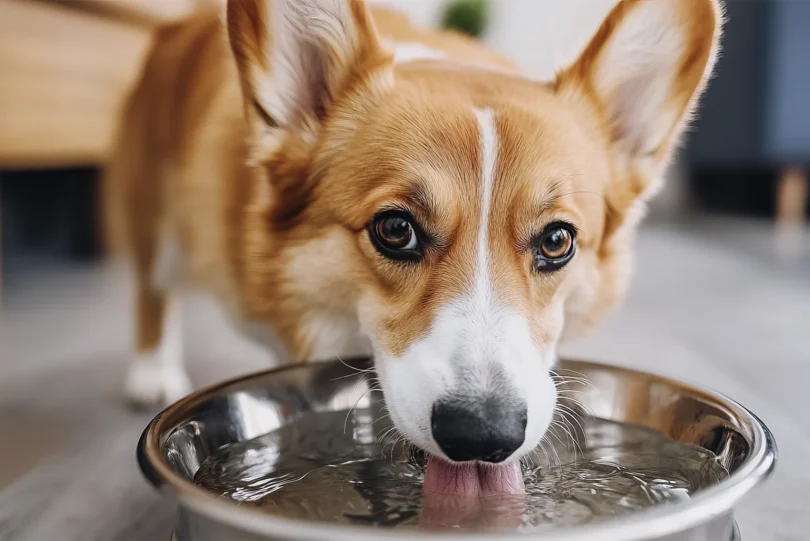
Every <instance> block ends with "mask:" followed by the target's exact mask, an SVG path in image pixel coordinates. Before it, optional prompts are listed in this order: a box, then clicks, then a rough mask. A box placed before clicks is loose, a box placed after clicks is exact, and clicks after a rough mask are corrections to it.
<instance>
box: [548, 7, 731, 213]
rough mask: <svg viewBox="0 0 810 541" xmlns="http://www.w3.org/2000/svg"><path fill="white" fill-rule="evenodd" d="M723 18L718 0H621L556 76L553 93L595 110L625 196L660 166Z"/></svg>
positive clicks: (693, 97) (712, 53)
mask: <svg viewBox="0 0 810 541" xmlns="http://www.w3.org/2000/svg"><path fill="white" fill-rule="evenodd" d="M721 20H722V14H721V10H720V6H719V4H718V2H717V0H621V1H620V2H619V3H618V4H617V5H616V7H615V8H614V9H613V11H612V12H611V13H610V14H609V15H608V17H607V18H606V19H605V21H604V22H603V23H602V25H601V26H600V28H599V30H598V31H597V32H596V34H595V35H594V37H593V38H592V39H591V41H590V43H589V44H588V46H587V47H586V48H585V50H584V51H583V52H582V54H581V55H580V57H579V58H578V59H577V60H576V61H575V62H574V64H573V65H571V66H570V67H569V68H567V69H565V70H564V71H562V72H561V73H560V74H559V75H558V78H557V81H556V85H557V91H558V92H560V93H563V94H569V95H573V96H574V97H575V98H576V99H590V100H591V105H592V106H593V108H594V110H595V111H597V113H598V114H600V115H601V119H602V122H603V125H605V126H606V128H607V130H608V133H607V135H608V136H609V137H610V139H611V148H612V151H613V153H614V156H615V157H616V159H617V162H618V163H619V164H623V166H622V165H620V167H621V169H623V170H624V171H623V174H622V176H623V177H625V178H626V179H627V180H629V181H631V184H633V185H632V186H626V187H625V189H624V190H622V191H625V192H626V195H632V196H643V195H646V193H647V192H648V191H649V188H650V184H651V183H652V182H653V181H654V180H655V178H656V177H657V176H658V175H659V174H660V172H661V168H662V166H663V165H665V164H666V161H667V160H668V158H669V156H670V154H671V152H672V149H673V147H674V145H675V143H676V142H677V138H678V136H679V135H680V133H681V132H682V131H683V128H684V125H685V123H686V121H687V120H688V118H689V113H690V112H691V109H692V107H693V106H694V104H695V102H696V101H697V97H698V96H699V95H700V93H701V92H702V90H703V87H704V86H705V84H706V80H707V79H708V76H709V74H710V73H711V70H712V67H713V65H714V60H715V57H716V55H717V49H718V42H719V35H720V25H721ZM634 198H635V197H629V198H628V197H624V198H623V199H634ZM627 202H628V203H629V202H630V201H627Z"/></svg>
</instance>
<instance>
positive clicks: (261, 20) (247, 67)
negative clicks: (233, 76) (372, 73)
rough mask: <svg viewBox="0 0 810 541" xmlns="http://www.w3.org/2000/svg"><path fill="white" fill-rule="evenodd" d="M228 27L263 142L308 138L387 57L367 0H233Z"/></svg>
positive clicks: (250, 116)
mask: <svg viewBox="0 0 810 541" xmlns="http://www.w3.org/2000/svg"><path fill="white" fill-rule="evenodd" d="M227 24H228V38H229V40H230V44H231V48H232V49H233V53H234V56H235V59H236V64H237V67H238V69H239V76H240V79H241V83H242V89H243V94H244V96H245V107H246V114H247V116H248V120H249V122H250V124H251V127H252V129H253V132H254V135H256V136H259V137H263V136H266V135H268V134H269V135H271V136H273V135H279V132H297V133H298V134H299V135H300V136H302V137H304V138H305V139H307V138H309V137H310V136H311V135H313V134H314V132H316V131H317V129H318V126H319V124H320V121H321V120H322V119H323V117H324V116H325V115H326V114H327V112H328V110H329V107H330V106H331V105H332V104H333V103H334V102H335V101H336V100H337V99H339V97H340V95H341V93H342V92H344V91H345V90H346V89H347V87H348V86H350V84H351V82H352V81H353V80H354V79H355V78H356V77H358V76H360V75H361V73H362V70H363V69H365V68H368V69H371V68H373V67H375V66H379V65H380V64H381V63H382V62H385V60H386V58H387V56H386V54H385V51H384V50H383V48H382V46H381V45H380V40H379V37H378V36H377V32H376V30H375V28H374V23H373V20H372V18H371V15H370V13H369V11H368V8H367V7H366V6H365V4H364V3H363V2H362V0H228V8H227ZM273 139H275V137H273Z"/></svg>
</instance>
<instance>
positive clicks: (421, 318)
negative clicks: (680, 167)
mask: <svg viewBox="0 0 810 541" xmlns="http://www.w3.org/2000/svg"><path fill="white" fill-rule="evenodd" d="M641 3H642V0H624V1H623V2H621V3H620V4H619V5H618V6H617V8H616V9H615V10H614V11H613V12H612V13H611V15H610V16H609V18H608V19H607V20H606V22H605V23H604V24H603V25H602V27H601V28H600V29H599V31H598V32H597V33H596V35H595V36H594V38H593V39H592V41H591V43H590V44H589V45H588V47H587V48H586V49H585V51H584V53H583V55H582V56H581V57H580V59H579V60H578V61H577V62H576V63H575V64H574V65H573V66H571V67H569V68H568V69H566V70H564V71H562V72H561V73H560V75H559V77H558V79H557V80H556V81H553V82H549V83H539V82H533V81H530V80H527V79H524V78H522V77H520V76H519V74H518V73H517V72H516V70H515V69H514V68H513V67H512V66H511V64H510V63H509V62H508V61H506V60H505V59H503V58H501V57H499V56H497V55H495V54H493V53H491V52H489V51H487V50H486V49H484V48H483V47H482V46H480V45H479V44H478V43H476V42H474V41H472V40H469V39H467V38H464V37H462V36H460V35H457V34H452V33H446V34H440V33H428V32H423V31H420V30H417V29H415V28H413V27H411V26H410V24H408V23H407V21H406V20H405V19H404V18H403V17H401V16H399V15H397V14H394V13H392V12H387V11H377V10H375V11H373V12H371V13H370V12H368V11H367V10H366V8H365V6H364V5H363V4H362V2H360V1H358V0H352V1H351V2H350V5H351V9H352V13H353V17H354V21H355V24H356V28H357V34H356V36H354V40H355V41H354V42H353V43H352V44H351V46H350V47H349V48H348V49H338V48H336V49H335V50H334V51H331V54H330V56H329V58H330V61H329V65H328V66H327V68H328V69H327V70H326V73H327V75H328V78H327V80H326V81H325V82H324V84H325V86H326V92H325V93H324V94H323V95H319V96H318V103H317V106H316V107H315V109H314V112H313V114H312V115H311V116H309V117H306V118H304V117H302V118H300V119H294V120H292V121H291V122H293V123H294V125H291V126H279V125H278V123H277V122H276V119H273V118H270V115H269V113H268V111H267V110H265V109H266V108H264V107H263V106H262V104H261V100H262V99H263V96H262V95H261V92H262V90H261V89H262V87H261V84H262V81H264V80H265V78H271V79H272V77H273V76H274V66H272V65H269V63H268V57H267V56H266V55H265V54H264V51H265V50H266V48H267V47H268V46H269V45H268V44H271V43H272V40H273V36H272V35H271V34H270V29H269V28H268V26H267V25H266V24H265V23H264V21H266V19H267V12H266V9H267V4H265V2H264V1H261V0H250V1H249V0H243V1H238V2H230V3H229V9H228V17H227V21H228V32H227V35H226V30H225V29H224V28H223V26H222V25H221V23H220V20H219V17H218V15H217V14H216V13H205V14H201V15H198V16H195V17H193V18H192V19H189V20H188V21H185V22H182V23H178V24H175V25H172V26H169V27H166V28H164V29H162V30H161V31H160V32H159V33H158V35H157V36H156V38H155V43H154V46H153V51H152V53H151V56H150V59H149V62H148V63H147V65H146V67H145V69H144V73H143V76H142V79H141V82H140V84H139V86H138V88H137V89H136V90H135V93H134V95H133V97H132V99H131V100H130V103H129V108H128V110H127V112H126V114H125V116H124V119H123V125H122V130H121V136H120V143H119V145H118V147H117V150H116V155H115V158H114V160H113V165H112V168H111V171H110V173H111V174H110V175H109V177H108V180H109V183H108V187H109V188H110V190H109V194H110V197H109V198H108V200H109V202H110V205H112V206H111V207H110V208H114V209H117V211H112V212H110V215H111V216H112V217H113V218H121V217H123V220H122V221H123V225H124V228H123V230H122V228H118V230H119V234H118V235H116V238H119V239H123V240H124V241H125V243H126V244H127V245H128V247H129V249H130V251H131V253H132V256H133V259H134V261H135V268H136V271H137V277H138V280H139V284H140V285H139V298H140V301H139V302H140V304H139V306H141V307H142V308H141V309H140V313H141V314H142V315H141V316H140V317H139V321H140V325H141V326H142V329H144V330H142V331H141V335H142V336H143V337H144V338H142V339H141V340H140V341H139V347H141V348H147V349H148V348H151V347H153V346H154V344H153V341H154V338H153V336H152V333H153V331H152V330H148V329H152V328H156V325H155V323H154V322H153V321H152V320H155V321H159V319H160V312H161V309H160V306H161V303H162V301H161V300H160V298H161V297H160V296H161V293H159V292H157V293H156V292H155V291H154V290H153V289H154V288H152V287H151V285H150V273H151V272H152V269H153V266H154V259H155V254H156V253H157V250H158V245H159V244H160V242H161V238H162V237H161V236H162V235H164V232H165V231H167V230H171V231H174V232H175V233H176V235H177V236H178V238H179V240H180V245H181V247H182V253H183V259H184V261H185V262H186V267H185V270H186V271H187V273H188V275H187V279H189V280H191V281H193V282H195V283H197V284H199V285H201V286H203V287H205V288H207V289H209V290H211V291H213V292H214V293H215V294H217V295H218V296H219V298H220V299H221V300H222V301H223V303H224V304H225V305H226V306H227V307H228V308H229V309H231V310H232V311H233V313H234V314H236V315H237V317H239V318H241V319H244V320H247V321H252V322H259V323H263V324H267V325H268V326H271V327H272V328H274V329H275V330H276V332H277V333H278V335H279V336H280V337H281V338H282V340H283V342H284V343H285V344H286V346H287V348H288V350H289V353H290V356H291V357H292V358H294V359H298V360H304V359H307V358H309V357H311V356H313V355H314V354H316V353H318V343H319V332H320V330H322V327H323V325H325V324H324V323H323V322H325V321H326V322H332V321H336V322H346V325H347V328H351V327H352V323H351V322H352V321H359V327H360V330H361V331H362V332H364V333H366V334H368V335H371V336H372V338H373V340H374V342H375V345H377V346H378V347H381V348H384V349H385V350H386V351H389V352H392V353H394V354H397V353H399V352H401V351H403V350H404V349H405V348H407V347H408V345H409V344H411V343H412V342H413V341H414V340H417V339H418V338H419V337H421V336H423V335H424V334H425V333H426V332H427V329H428V328H429V327H430V325H431V322H432V318H433V315H434V314H435V312H436V310H437V309H438V308H440V307H441V306H443V305H444V304H445V303H447V302H449V301H450V300H451V299H453V298H454V297H456V296H458V295H459V294H460V293H461V292H462V291H463V290H464V289H465V288H467V287H468V286H469V284H470V282H471V280H472V276H473V273H474V268H473V267H474V265H475V258H474V256H473V254H474V252H475V243H476V242H477V240H476V234H477V232H478V224H479V221H480V213H481V208H480V205H481V197H480V187H479V184H480V178H481V170H480V169H481V156H480V152H481V151H480V148H479V133H478V128H477V125H476V121H475V117H474V116H473V114H472V112H471V111H472V110H473V109H474V108H476V109H490V110H492V111H495V112H496V117H495V118H496V129H497V135H498V143H499V156H498V162H497V171H496V175H495V180H494V182H495V184H494V192H493V196H492V206H491V214H490V216H491V221H490V226H489V231H490V238H489V240H488V242H489V247H490V250H491V255H490V259H491V261H492V274H493V276H494V277H495V284H496V291H497V294H498V295H499V296H500V297H501V298H503V299H505V300H506V302H507V303H508V305H509V306H511V307H512V308H514V309H515V310H517V311H518V312H519V313H521V314H523V315H525V317H526V318H527V319H528V321H529V322H530V327H531V332H532V335H533V338H534V340H535V342H536V343H538V344H544V345H548V344H553V343H554V342H555V341H556V340H557V338H558V336H559V334H560V332H561V331H562V327H563V321H564V322H565V327H566V331H570V330H572V329H573V330H579V329H581V328H586V327H588V326H590V325H591V324H593V323H594V322H596V321H598V319H600V318H601V317H602V316H603V315H604V314H605V313H607V312H608V311H609V309H610V308H611V307H612V306H614V305H615V303H616V301H617V300H618V299H619V298H620V297H621V295H622V293H623V291H624V289H625V287H626V282H627V279H628V277H629V274H630V270H631V266H632V265H631V261H630V254H631V247H632V234H631V232H632V226H633V225H634V223H635V221H636V216H637V214H638V209H639V208H640V207H639V205H640V202H641V200H642V197H643V196H644V195H645V193H646V192H647V189H648V188H649V186H650V185H651V184H652V183H653V181H654V178H655V177H656V176H657V175H658V174H659V173H660V170H661V168H662V167H663V165H665V162H666V159H667V157H668V156H669V154H670V152H671V149H672V147H673V145H674V144H675V142H676V139H677V136H678V134H679V133H680V131H681V129H682V127H683V123H684V122H685V119H686V116H687V114H688V111H689V110H690V108H691V107H692V105H693V103H694V100H695V98H696V96H697V95H698V94H699V93H700V90H701V89H702V86H703V85H704V84H705V78H706V76H707V74H708V72H709V70H710V67H711V63H712V60H713V56H714V54H715V50H716V42H717V30H716V29H717V26H718V23H719V15H718V12H717V6H716V4H715V3H714V2H712V1H710V0H683V1H682V2H680V3H679V6H680V7H679V8H678V13H679V16H680V17H682V18H683V25H684V27H686V28H688V29H689V32H688V36H689V38H688V44H687V46H686V47H685V49H684V54H683V57H682V58H681V59H680V69H679V70H678V73H677V75H676V77H675V78H674V83H673V86H672V88H671V89H670V90H669V92H668V100H669V102H668V103H670V104H671V111H672V114H673V115H675V117H676V118H675V119H674V120H675V121H673V122H672V127H671V128H670V129H669V131H668V132H667V134H666V137H665V138H664V140H663V141H662V142H661V144H660V145H659V146H657V147H656V148H654V149H645V153H644V155H643V156H642V155H636V154H634V153H635V152H636V149H634V148H627V145H624V144H623V143H622V141H621V138H622V135H623V134H622V133H619V132H617V131H616V126H615V125H614V124H613V120H612V118H611V117H610V112H609V111H608V108H607V106H606V102H609V100H610V99H611V96H603V95H599V94H598V93H597V92H596V90H595V87H594V81H593V74H594V72H595V70H597V69H598V65H599V62H600V58H601V57H600V55H601V54H602V53H601V51H602V50H603V48H604V46H605V44H606V43H608V42H609V41H610V39H611V36H612V35H613V32H614V30H615V28H616V27H617V26H619V25H621V23H622V20H623V19H624V18H625V17H626V15H627V13H629V12H631V11H632V10H635V9H637V8H638V5H639V4H641ZM372 14H373V16H372ZM415 41H417V42H420V43H423V44H425V45H428V46H430V47H433V48H437V49H441V50H443V51H444V53H445V55H446V56H447V57H448V58H449V59H455V60H457V61H459V62H458V63H453V62H451V61H447V60H441V61H434V60H423V61H415V62H410V63H405V64H398V65H393V64H392V60H391V57H392V55H391V51H390V49H389V47H390V46H391V43H392V42H415ZM234 59H235V61H234ZM473 64H474V65H477V66H478V67H474V66H472V65H473ZM391 205H398V206H400V207H403V208H407V209H409V210H410V211H411V212H412V214H413V215H414V216H415V217H417V219H419V220H420V222H421V223H422V225H423V226H424V227H425V229H427V230H428V233H429V234H430V235H431V237H432V238H433V239H435V241H436V242H435V245H434V246H433V247H432V248H431V249H430V250H429V251H428V253H427V255H426V258H425V260H424V261H423V262H421V263H419V264H417V265H401V264H396V263H392V262H391V261H388V260H385V259H384V258H382V257H381V256H380V255H378V254H377V253H376V252H375V250H374V249H373V247H372V245H371V243H370V241H369V239H368V236H367V234H366V226H367V224H368V222H369V220H371V218H372V217H373V216H374V214H375V213H376V212H378V211H379V209H380V208H381V207H386V206H391ZM561 219H564V220H566V221H569V222H571V223H573V224H575V225H576V226H577V228H578V230H579V235H578V244H579V252H578V254H577V256H576V258H575V259H574V261H572V263H571V264H569V265H568V267H566V268H565V269H564V270H562V271H560V272H558V273H555V274H552V275H548V276H539V277H538V276H537V275H536V274H535V273H533V272H532V271H531V265H530V264H531V258H532V256H531V250H530V245H529V243H530V241H531V239H532V237H533V236H534V235H537V234H538V233H539V232H540V231H542V228H543V227H544V226H545V225H546V224H548V223H550V222H551V221H554V220H561ZM563 316H564V317H563ZM157 327H159V324H158V325H157Z"/></svg>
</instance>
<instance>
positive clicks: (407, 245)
mask: <svg viewBox="0 0 810 541" xmlns="http://www.w3.org/2000/svg"><path fill="white" fill-rule="evenodd" d="M414 223H415V222H414V220H413V218H412V217H411V216H410V215H408V214H407V213H406V212H402V211H398V210H391V211H386V212H382V213H380V214H378V215H377V216H375V217H374V219H373V220H372V221H371V224H370V227H369V236H370V237H371V240H372V243H373V244H374V247H375V248H377V251H379V252H380V253H381V254H382V255H384V256H386V257H389V258H391V259H419V258H420V257H421V256H422V251H421V243H420V242H419V234H418V232H417V228H416V226H415V225H414Z"/></svg>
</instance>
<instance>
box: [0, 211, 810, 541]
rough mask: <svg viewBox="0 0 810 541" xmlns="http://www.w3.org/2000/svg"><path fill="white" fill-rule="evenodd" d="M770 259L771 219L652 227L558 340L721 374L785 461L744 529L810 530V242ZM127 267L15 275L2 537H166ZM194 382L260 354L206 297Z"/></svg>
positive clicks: (242, 367) (1, 468) (2, 419)
mask: <svg viewBox="0 0 810 541" xmlns="http://www.w3.org/2000/svg"><path fill="white" fill-rule="evenodd" d="M803 250H804V252H803V253H802V254H801V255H799V256H798V258H795V259H794V260H792V261H783V260H780V259H777V258H775V256H774V249H773V238H772V236H771V232H770V230H769V228H767V227H765V226H762V225H757V224H754V223H750V222H729V221H712V222H707V221H697V222H691V223H686V224H681V225H680V226H677V227H673V226H662V225H653V226H648V227H647V228H646V229H645V231H644V234H643V235H642V237H641V240H640V251H639V262H638V263H639V270H638V275H637V278H636V280H635V282H634V286H633V288H632V290H631V292H630V295H629V297H628V299H627V301H626V302H625V303H624V305H623V307H622V309H621V310H620V311H619V313H617V314H616V316H615V317H613V318H612V319H611V320H610V321H609V322H607V324H606V325H605V326H603V327H602V328H601V329H600V330H598V331H597V332H595V333H594V334H592V335H591V336H589V337H588V338H587V339H585V340H582V341H580V342H578V343H575V344H570V345H568V346H566V348H565V349H564V352H565V353H568V354H570V355H574V356H584V357H587V358H592V359H597V360H605V361H612V362H617V363H620V364H625V365H629V366H633V367H638V368H642V369H647V370H653V371H656V372H659V373H663V374H666V375H670V376H674V377H678V378H682V379H686V380H690V381H692V382H697V383H700V384H703V385H708V386H710V387H713V388H715V389H718V390H720V391H722V392H724V393H727V394H728V395H730V396H732V397H733V398H735V399H737V400H738V401H740V402H742V403H743V404H745V405H746V406H748V407H749V408H751V409H752V410H753V411H754V412H756V413H757V414H758V415H759V416H760V417H761V418H762V419H763V420H764V421H765V422H766V423H767V424H768V425H769V426H770V427H771V429H772V430H773V432H774V434H775V435H776V438H777V440H778V442H779V448H780V458H779V463H778V467H777V471H776V473H775V474H774V476H773V477H772V479H771V480H770V482H768V483H767V484H766V485H764V486H762V487H761V488H759V489H758V490H756V492H755V493H753V494H752V495H751V496H750V497H749V498H748V499H746V500H745V501H744V503H743V504H742V505H741V506H740V508H739V510H738V513H737V518H738V521H739V523H740V526H741V529H742V533H743V538H744V539H745V541H788V540H793V541H800V540H807V539H810V504H808V502H809V501H810V469H808V467H807V465H808V462H810V409H808V407H807V401H808V398H807V397H808V392H809V390H810V247H809V246H808V245H807V243H806V242H805V244H804V246H803ZM125 282H126V280H125V278H124V277H123V276H122V275H121V274H120V273H119V272H116V271H115V270H113V269H109V268H101V267H93V268H77V269H72V270H63V271H61V272H59V273H54V272H53V271H36V270H32V271H30V272H26V273H25V275H23V276H20V275H17V276H15V277H14V280H13V283H14V286H13V287H12V288H11V290H9V291H6V293H7V303H6V305H5V306H4V308H3V311H2V312H0V540H8V541H10V540H35V541H39V540H51V539H60V540H65V541H73V540H75V541H91V540H122V541H123V540H126V541H136V540H153V539H154V540H167V539H168V537H169V532H170V530H171V526H172V520H173V509H172V506H171V504H170V502H164V501H162V500H161V499H160V498H159V497H158V495H156V494H154V493H153V492H152V491H151V489H150V488H149V487H148V486H147V484H146V483H145V482H144V481H143V479H142V478H141V477H140V475H139V473H138V471H137V467H136V464H135V457H134V448H135V443H136V441H137V437H138V435H139V433H140V431H141V429H142V428H143V427H144V426H145V425H146V423H147V422H148V420H149V419H150V415H149V414H146V413H143V414H136V413H132V412H130V411H128V410H127V409H126V408H124V407H123V406H122V403H121V400H120V396H119V394H118V388H119V385H120V383H121V379H122V377H123V373H124V361H125V359H126V357H127V351H128V348H129V342H130V332H129V317H130V316H129V309H128V308H129V298H128V293H127V288H126V287H125V286H126V283H125ZM184 311H185V312H186V314H187V315H188V317H187V318H186V323H185V325H186V331H187V333H186V345H187V349H188V352H189V356H190V358H191V359H192V363H191V373H192V377H193V379H194V381H195V383H196V384H198V385H204V384H207V383H210V382H213V381H216V380H218V379H221V378H223V377H226V376H230V375H233V374H237V373H242V372H245V371H249V370H253V369H258V368H263V367H264V366H266V365H267V362H268V359H267V357H265V355H264V354H263V353H262V352H261V351H258V350H256V349H254V348H253V347H252V346H250V345H247V344H244V343H242V342H240V341H238V340H237V339H236V337H235V336H234V334H233V333H232V332H231V331H230V330H229V329H227V328H226V327H225V324H224V322H223V320H222V318H221V316H220V314H219V313H218V312H217V310H216V309H215V307H214V306H213V305H212V303H211V302H210V301H208V300H206V299H204V298H201V297H196V296H193V297H189V298H188V299H186V301H185V305H184Z"/></svg>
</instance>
